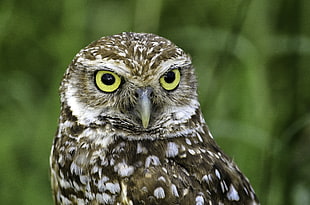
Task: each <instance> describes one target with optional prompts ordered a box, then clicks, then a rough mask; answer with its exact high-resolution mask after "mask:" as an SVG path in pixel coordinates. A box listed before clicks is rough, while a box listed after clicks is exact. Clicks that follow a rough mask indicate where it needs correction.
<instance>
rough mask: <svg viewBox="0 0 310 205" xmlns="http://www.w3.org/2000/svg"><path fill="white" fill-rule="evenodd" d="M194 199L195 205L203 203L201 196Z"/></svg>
mask: <svg viewBox="0 0 310 205" xmlns="http://www.w3.org/2000/svg"><path fill="white" fill-rule="evenodd" d="M195 201H196V205H204V203H205V200H204V199H203V197H202V196H197V197H196V199H195Z"/></svg>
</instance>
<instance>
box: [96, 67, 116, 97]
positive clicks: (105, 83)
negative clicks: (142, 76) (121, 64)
mask: <svg viewBox="0 0 310 205" xmlns="http://www.w3.org/2000/svg"><path fill="white" fill-rule="evenodd" d="M95 83H96V86H97V87H98V88H99V89H100V90H101V91H103V92H107V93H111V92H114V91H115V90H116V89H117V88H118V87H119V86H120V84H121V78H120V77H119V76H118V75H116V74H115V73H113V72H111V71H107V70H100V71H97V72H96V74H95Z"/></svg>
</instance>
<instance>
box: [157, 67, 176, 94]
mask: <svg viewBox="0 0 310 205" xmlns="http://www.w3.org/2000/svg"><path fill="white" fill-rule="evenodd" d="M180 79H181V74H180V71H179V69H173V70H170V71H168V72H167V73H165V75H163V76H162V77H161V78H160V79H159V82H160V84H161V86H162V87H163V88H164V89H165V90H174V89H176V87H178V85H179V83H180Z"/></svg>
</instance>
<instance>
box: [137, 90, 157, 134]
mask: <svg viewBox="0 0 310 205" xmlns="http://www.w3.org/2000/svg"><path fill="white" fill-rule="evenodd" d="M152 92H153V89H152V88H150V87H146V88H139V89H138V90H137V91H136V93H137V95H138V102H137V111H138V112H139V115H140V119H141V121H142V125H143V127H144V128H147V127H148V125H149V122H150V116H151V110H152V102H151V99H150V95H151V93H152Z"/></svg>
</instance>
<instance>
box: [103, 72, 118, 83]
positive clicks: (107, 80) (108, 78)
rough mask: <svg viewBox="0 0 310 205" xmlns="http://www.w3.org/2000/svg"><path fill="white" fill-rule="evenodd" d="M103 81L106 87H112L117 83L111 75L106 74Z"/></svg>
mask: <svg viewBox="0 0 310 205" xmlns="http://www.w3.org/2000/svg"><path fill="white" fill-rule="evenodd" d="M101 81H102V82H103V83H104V84H106V85H112V84H113V83H114V82H115V78H114V76H113V75H112V74H110V73H105V74H103V75H102V77H101Z"/></svg>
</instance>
